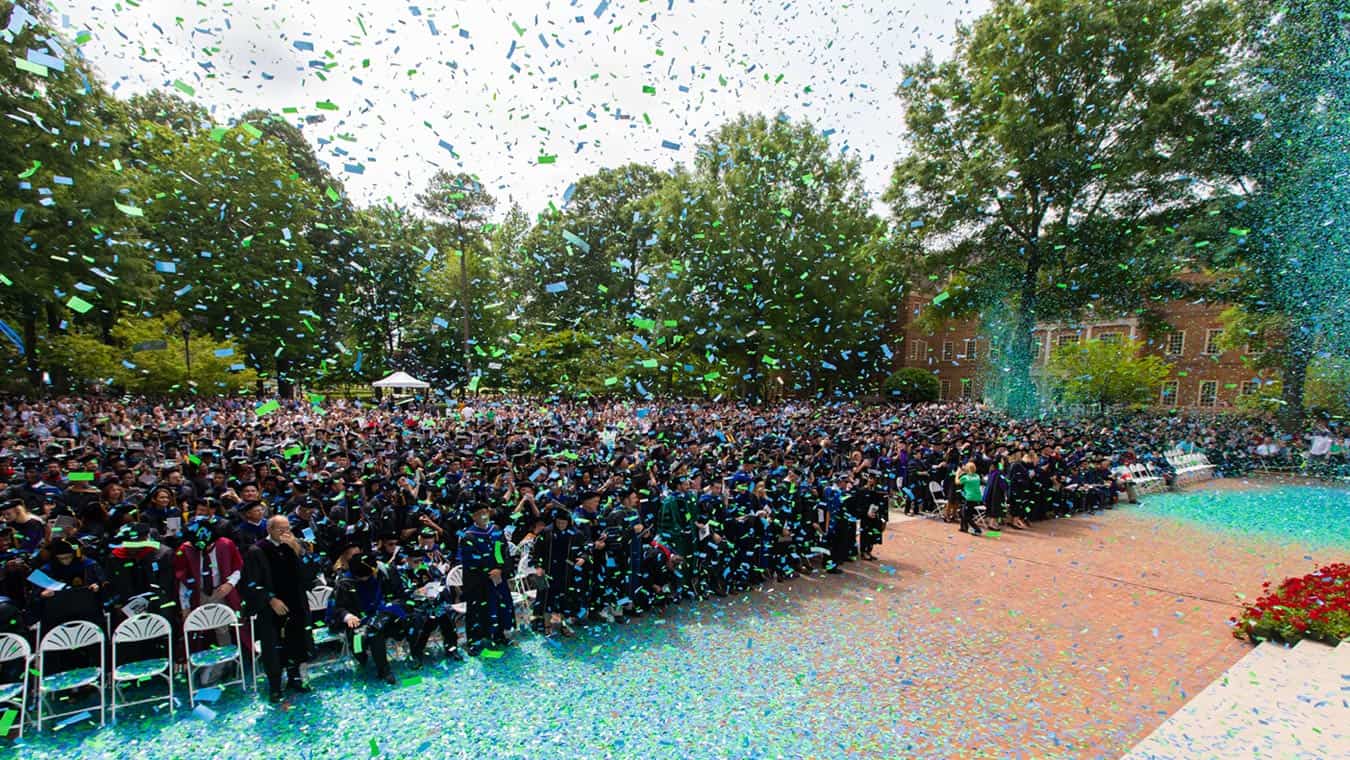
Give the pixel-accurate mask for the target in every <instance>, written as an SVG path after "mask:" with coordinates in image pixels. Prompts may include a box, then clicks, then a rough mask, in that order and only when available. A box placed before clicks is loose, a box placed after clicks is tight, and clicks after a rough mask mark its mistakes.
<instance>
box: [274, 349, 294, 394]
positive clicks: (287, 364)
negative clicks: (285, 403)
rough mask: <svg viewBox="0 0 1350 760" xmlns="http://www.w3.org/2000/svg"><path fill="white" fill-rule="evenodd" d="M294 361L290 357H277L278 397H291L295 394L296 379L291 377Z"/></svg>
mask: <svg viewBox="0 0 1350 760" xmlns="http://www.w3.org/2000/svg"><path fill="white" fill-rule="evenodd" d="M293 364H294V363H293V362H292V361H291V360H290V357H286V356H278V357H277V397H278V398H283V399H287V400H289V399H291V398H293V397H294V396H295V381H294V380H293V379H291V367H292V366H293Z"/></svg>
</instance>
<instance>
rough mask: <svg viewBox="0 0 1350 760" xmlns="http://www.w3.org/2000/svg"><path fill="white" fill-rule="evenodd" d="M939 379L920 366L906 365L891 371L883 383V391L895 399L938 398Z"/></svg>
mask: <svg viewBox="0 0 1350 760" xmlns="http://www.w3.org/2000/svg"><path fill="white" fill-rule="evenodd" d="M938 392H939V389H938V379H937V377H936V376H934V375H933V374H932V373H930V372H925V371H924V370H921V369H919V368H918V367H905V368H903V369H899V370H896V371H895V372H893V373H891V376H890V377H887V378H886V382H884V383H882V384H881V393H882V395H884V396H885V397H886V398H888V399H891V400H893V401H907V402H910V403H919V402H924V401H937V400H938Z"/></svg>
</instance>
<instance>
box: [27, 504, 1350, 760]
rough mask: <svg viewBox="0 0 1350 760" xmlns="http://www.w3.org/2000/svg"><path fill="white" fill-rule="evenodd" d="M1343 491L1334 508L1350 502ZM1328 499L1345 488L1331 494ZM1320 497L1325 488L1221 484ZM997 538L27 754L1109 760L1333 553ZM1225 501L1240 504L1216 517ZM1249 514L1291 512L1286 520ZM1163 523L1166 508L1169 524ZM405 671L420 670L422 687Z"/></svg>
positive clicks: (902, 537)
mask: <svg viewBox="0 0 1350 760" xmlns="http://www.w3.org/2000/svg"><path fill="white" fill-rule="evenodd" d="M1341 493H1342V494H1343V493H1344V492H1341ZM1333 495H1334V494H1333ZM1230 497H1231V499H1232V500H1233V501H1231V503H1232V504H1238V503H1239V502H1240V501H1241V500H1242V499H1250V500H1257V501H1261V502H1263V503H1264V502H1266V501H1270V502H1279V503H1283V504H1285V505H1286V508H1292V507H1290V505H1291V504H1295V505H1296V504H1303V505H1314V504H1316V503H1318V502H1317V500H1318V499H1321V498H1324V494H1323V493H1322V491H1321V490H1320V489H1307V488H1288V487H1286V488H1285V489H1257V490H1250V491H1246V492H1242V493H1239V492H1232V493H1229V494H1226V495H1225V496H1224V498H1230ZM1217 498H1219V497H1216V496H1215V495H1214V494H1213V493H1212V492H1208V491H1197V492H1195V493H1190V494H1185V495H1180V496H1168V497H1153V498H1152V499H1151V500H1150V503H1149V504H1148V505H1147V506H1143V507H1123V508H1119V509H1116V510H1113V511H1110V512H1107V513H1103V514H1101V515H1097V516H1089V517H1077V518H1072V519H1068V520H1057V521H1051V522H1048V523H1041V524H1038V525H1037V526H1036V528H1035V530H1033V531H1032V532H1030V533H1024V532H1012V531H1008V532H1004V533H1002V534H1001V535H996V536H989V537H985V538H972V537H968V536H965V535H962V534H959V533H956V532H955V531H954V530H953V529H952V526H950V525H944V524H941V523H938V522H934V521H927V520H910V521H905V522H897V523H893V524H892V526H891V529H890V530H889V531H888V533H887V537H886V542H885V544H884V545H883V547H882V549H881V551H880V552H879V555H880V557H881V558H882V559H881V561H880V562H879V563H854V564H852V565H849V566H848V567H849V572H847V573H846V574H844V575H842V576H822V577H820V578H811V579H802V580H797V581H793V582H785V583H779V584H770V585H769V586H767V587H765V588H764V589H763V590H762V591H760V592H756V593H752V594H747V595H743V596H740V597H732V598H728V599H724V600H720V601H716V602H707V603H704V604H702V605H698V606H686V607H682V608H680V609H678V610H675V611H673V612H672V613H671V614H669V615H668V616H667V617H666V618H665V619H662V620H658V619H655V618H650V617H649V618H648V619H646V620H643V621H639V622H636V623H632V624H629V625H627V626H600V627H595V628H591V629H588V630H586V631H585V632H584V633H583V634H582V635H581V636H579V637H578V638H577V639H574V640H570V641H565V642H563V643H552V642H546V641H544V640H542V639H541V638H539V637H534V636H531V637H529V638H527V639H526V640H525V641H524V643H523V644H522V645H521V646H520V647H518V648H516V649H513V650H511V651H509V652H508V653H507V655H506V656H505V657H503V658H502V659H500V660H478V661H472V662H469V663H465V664H460V665H451V666H448V667H445V668H444V669H429V670H427V671H422V672H420V673H416V674H415V673H413V672H411V671H408V670H406V669H400V670H398V671H396V672H397V674H398V675H399V676H401V677H403V678H404V679H406V680H405V682H404V684H403V685H402V686H401V687H399V688H395V689H385V688H379V687H376V686H375V685H373V684H371V683H370V682H368V681H365V680H356V681H352V682H350V684H346V683H344V679H347V678H350V676H349V675H348V674H346V673H343V672H335V673H333V674H331V675H328V676H323V677H321V678H320V679H319V680H318V683H317V684H316V685H317V686H318V687H319V688H318V689H317V690H316V692H315V693H314V694H313V695H310V696H308V697H303V698H300V699H297V700H295V701H294V702H293V703H291V704H289V705H288V706H287V707H286V708H285V709H283V710H276V709H272V708H268V707H265V706H264V705H263V704H262V703H261V702H259V701H255V700H253V699H252V698H248V699H238V698H230V697H226V698H224V699H222V700H221V701H220V702H219V703H217V704H216V705H215V711H216V712H217V713H218V715H217V717H215V718H214V720H212V721H204V720H202V719H200V718H198V717H194V716H192V715H190V714H186V713H183V714H180V715H179V716H178V717H177V718H176V719H174V720H169V719H166V718H163V717H153V716H151V717H144V718H141V719H132V720H126V721H124V722H123V724H122V725H121V726H118V727H116V728H111V729H106V730H103V731H92V730H87V729H84V728H80V727H72V728H68V729H64V730H63V731H61V732H59V733H56V734H55V735H51V736H46V737H42V738H40V739H36V740H34V739H32V738H31V737H30V740H29V741H28V742H27V744H26V745H25V746H24V747H23V748H22V750H21V751H22V754H23V756H24V757H25V758H45V757H71V756H72V753H74V756H79V757H88V758H100V757H166V756H181V757H187V756H192V757H201V756H214V757H217V758H226V757H283V756H284V757H344V756H345V757H370V756H371V755H372V754H373V753H375V752H379V753H380V755H381V756H389V757H461V756H463V757H474V756H491V757H502V758H506V757H532V758H550V757H632V756H643V757H671V758H676V757H728V758H750V757H756V758H758V757H766V758H767V757H883V756H884V757H1025V758H1033V757H1034V758H1043V757H1102V758H1111V757H1118V756H1119V755H1120V754H1122V753H1123V752H1125V751H1126V750H1128V749H1129V748H1130V747H1131V746H1133V745H1134V744H1135V743H1136V742H1137V741H1138V740H1139V739H1141V738H1142V737H1143V736H1144V735H1146V734H1147V733H1148V732H1149V731H1151V730H1152V729H1153V728H1154V727H1155V726H1156V725H1157V724H1159V723H1161V722H1162V721H1163V720H1164V719H1165V718H1166V717H1167V716H1168V715H1169V714H1171V713H1172V712H1173V711H1175V710H1176V709H1177V708H1179V707H1180V706H1181V705H1182V704H1183V703H1184V702H1185V700H1186V699H1187V698H1188V697H1189V696H1193V695H1194V694H1195V693H1196V692H1197V691H1199V690H1200V689H1201V688H1203V687H1204V686H1205V685H1206V684H1208V683H1209V682H1210V681H1211V680H1213V679H1214V678H1215V677H1216V676H1217V675H1218V674H1219V673H1221V672H1222V671H1223V670H1224V669H1226V668H1227V667H1228V666H1229V665H1231V664H1232V663H1233V662H1234V661H1236V660H1237V659H1238V658H1239V657H1240V656H1241V655H1242V654H1243V653H1244V652H1245V651H1247V647H1246V645H1243V644H1241V643H1239V642H1237V641H1236V640H1234V639H1233V638H1232V637H1231V636H1230V635H1229V633H1228V629H1227V623H1226V621H1227V618H1228V617H1229V616H1230V615H1231V614H1233V612H1234V611H1235V610H1236V605H1237V603H1238V599H1237V597H1236V594H1241V593H1248V594H1250V593H1254V592H1255V591H1256V590H1257V589H1259V586H1260V582H1261V581H1262V580H1265V579H1276V578H1282V577H1284V576H1285V575H1287V574H1291V573H1293V572H1301V571H1303V570H1305V569H1306V568H1308V567H1311V565H1312V563H1313V562H1314V561H1316V560H1327V559H1330V558H1332V555H1333V554H1335V552H1337V551H1340V550H1342V549H1343V548H1344V547H1345V546H1346V545H1350V544H1342V545H1341V546H1340V547H1329V546H1326V545H1322V546H1320V547H1312V546H1309V547H1305V548H1303V549H1301V550H1299V551H1292V549H1293V547H1294V546H1296V545H1297V542H1292V543H1291V541H1290V540H1289V539H1287V538H1285V539H1282V540H1278V541H1275V540H1269V539H1267V538H1263V537H1259V536H1256V535H1252V534H1247V533H1244V532H1237V531H1233V530H1228V529H1225V528H1223V527H1220V528H1219V529H1215V528H1213V527H1210V526H1208V525H1206V524H1203V523H1199V522H1196V521H1194V520H1191V519H1188V518H1184V517H1183V518H1182V519H1173V517H1172V516H1170V513H1173V512H1178V513H1180V511H1181V510H1180V508H1174V507H1173V506H1172V505H1174V504H1189V503H1190V502H1191V501H1194V500H1199V499H1210V500H1213V499H1217ZM1225 503H1230V502H1225ZM1252 509H1253V510H1254V511H1253V512H1252V513H1251V514H1252V515H1253V519H1256V518H1257V517H1261V516H1262V515H1264V516H1266V517H1269V516H1271V515H1280V514H1285V512H1282V511H1281V510H1280V509H1279V508H1277V507H1276V506H1270V507H1269V508H1267V509H1266V510H1265V512H1264V513H1262V512H1260V510H1259V509H1258V508H1255V507H1254V508H1252ZM1164 515H1168V516H1164ZM416 676H420V677H421V681H420V682H415V680H416Z"/></svg>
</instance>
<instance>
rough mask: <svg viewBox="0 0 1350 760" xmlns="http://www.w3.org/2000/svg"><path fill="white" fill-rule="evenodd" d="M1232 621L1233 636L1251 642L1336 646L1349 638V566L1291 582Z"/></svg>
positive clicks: (1265, 585)
mask: <svg viewBox="0 0 1350 760" xmlns="http://www.w3.org/2000/svg"><path fill="white" fill-rule="evenodd" d="M1261 587H1262V589H1263V593H1264V595H1263V596H1262V597H1261V598H1260V599H1257V600H1256V602H1255V603H1254V604H1250V605H1248V606H1247V607H1246V608H1245V609H1244V610H1243V611H1242V614H1240V615H1238V616H1237V617H1235V618H1231V619H1230V622H1232V623H1233V624H1234V625H1235V626H1236V627H1235V628H1234V629H1233V635H1234V636H1237V637H1238V638H1240V639H1248V640H1250V641H1252V642H1257V643H1259V642H1261V641H1265V640H1267V639H1274V640H1276V641H1283V642H1285V643H1287V644H1292V643H1294V642H1295V641H1298V640H1299V639H1314V640H1317V641H1325V642H1326V643H1328V644H1332V645H1334V644H1337V643H1339V642H1340V641H1341V640H1342V639H1347V638H1350V565H1347V564H1345V563H1343V562H1337V563H1333V564H1330V565H1327V566H1326V567H1319V568H1317V570H1315V571H1314V572H1312V573H1311V574H1309V575H1305V576H1303V577H1301V578H1288V579H1286V580H1285V581H1284V582H1283V583H1281V584H1280V586H1279V588H1277V589H1275V590H1274V591H1271V590H1270V583H1269V582H1266V583H1263V584H1261Z"/></svg>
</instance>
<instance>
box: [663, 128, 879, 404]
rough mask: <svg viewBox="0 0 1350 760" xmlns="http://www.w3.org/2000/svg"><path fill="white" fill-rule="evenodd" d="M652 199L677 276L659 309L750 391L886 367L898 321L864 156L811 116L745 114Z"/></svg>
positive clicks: (833, 380) (819, 386)
mask: <svg viewBox="0 0 1350 760" xmlns="http://www.w3.org/2000/svg"><path fill="white" fill-rule="evenodd" d="M652 202H653V204H654V209H653V212H652V217H653V218H654V219H655V221H656V229H657V231H658V234H659V236H660V245H661V246H662V247H663V249H664V252H665V256H666V258H667V260H669V262H670V263H669V277H670V278H671V281H672V285H671V287H670V291H669V293H668V296H667V299H668V300H667V301H666V304H667V305H666V309H668V312H667V313H663V314H659V315H656V316H659V317H660V318H663V319H664V318H669V317H673V316H674V317H675V318H676V319H677V321H678V322H679V324H680V326H681V327H682V328H683V329H685V330H688V331H691V332H692V333H693V334H692V335H689V336H688V337H687V341H688V345H689V346H690V350H691V351H693V352H695V355H699V356H703V357H704V358H705V359H706V360H707V361H709V362H718V363H721V364H723V366H724V367H725V370H726V373H727V374H728V375H730V376H731V377H732V379H733V380H734V381H736V382H738V383H740V385H741V387H742V388H743V389H744V390H746V391H748V392H749V393H750V394H752V395H758V396H762V395H763V394H764V393H765V392H766V390H767V387H766V380H767V378H768V376H769V375H770V374H771V373H783V374H785V375H786V376H788V377H791V378H792V380H793V385H792V387H791V390H794V391H798V392H801V391H806V392H811V391H815V392H820V391H825V390H828V389H831V388H833V387H835V386H837V385H840V384H842V383H845V382H849V381H852V380H858V379H860V378H862V377H863V376H864V374H865V370H866V369H870V368H872V367H874V366H876V364H878V363H879V362H880V359H881V351H880V348H879V346H880V343H881V342H882V338H881V332H880V328H881V326H882V323H883V322H886V321H888V320H889V319H890V318H891V315H890V314H889V313H883V311H882V310H883V309H886V308H889V307H886V306H883V304H882V303H881V299H879V298H877V297H876V293H875V291H874V290H873V289H872V288H870V287H869V284H870V283H869V280H868V278H867V277H866V275H865V274H864V263H865V261H864V258H863V256H864V251H865V250H866V248H865V246H866V244H867V243H868V241H869V240H870V238H871V237H872V236H873V235H875V234H877V233H878V232H879V231H880V229H881V225H880V223H879V222H878V220H877V219H875V218H874V217H873V216H872V215H871V214H870V213H869V212H868V202H867V199H866V197H865V195H864V193H863V190H862V182H861V179H860V177H859V173H858V164H857V162H856V161H854V160H851V159H845V158H842V157H839V156H836V155H834V154H833V153H832V152H831V150H830V144H829V139H828V138H827V137H825V136H824V135H822V134H821V133H820V132H819V131H818V130H816V129H815V128H814V127H812V126H811V124H809V123H807V122H793V121H791V120H789V119H788V118H787V117H786V116H778V117H775V118H772V119H770V118H765V117H763V116H753V117H751V116H741V117H739V118H737V119H735V120H734V121H732V122H730V123H728V124H725V125H723V126H722V127H721V128H720V129H719V130H717V131H716V132H715V133H714V134H713V135H712V136H711V137H709V138H708V139H707V140H706V141H705V142H704V143H703V144H701V145H700V147H699V151H698V157H697V159H696V160H695V164H694V169H693V171H692V172H690V173H682V174H678V175H676V176H674V177H672V178H671V179H670V180H669V181H667V182H666V184H665V185H664V186H663V188H662V189H661V190H660V191H659V192H658V193H657V194H656V196H655V197H654V199H653V201H652ZM675 315H678V316H675Z"/></svg>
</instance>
